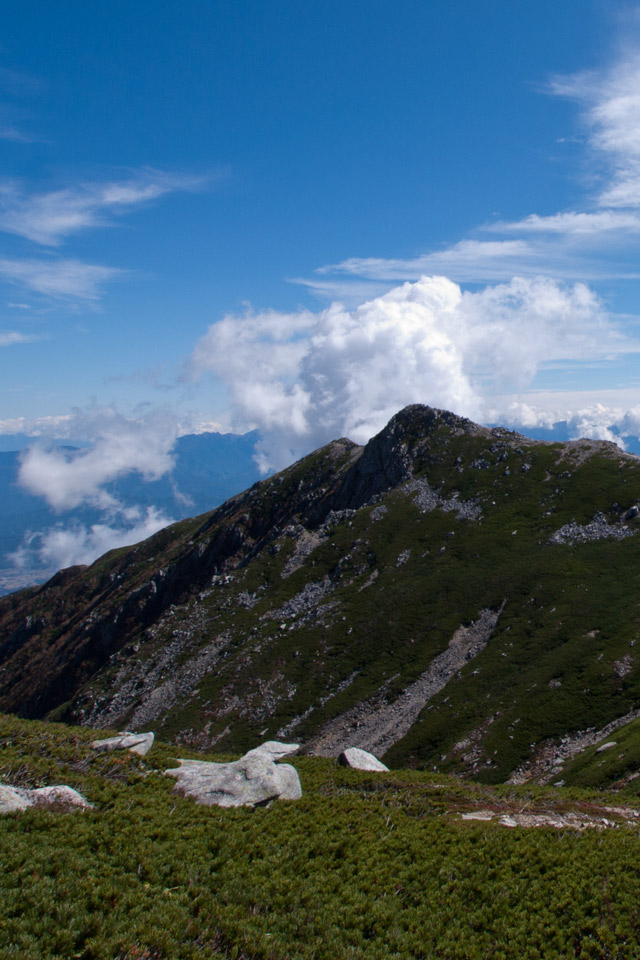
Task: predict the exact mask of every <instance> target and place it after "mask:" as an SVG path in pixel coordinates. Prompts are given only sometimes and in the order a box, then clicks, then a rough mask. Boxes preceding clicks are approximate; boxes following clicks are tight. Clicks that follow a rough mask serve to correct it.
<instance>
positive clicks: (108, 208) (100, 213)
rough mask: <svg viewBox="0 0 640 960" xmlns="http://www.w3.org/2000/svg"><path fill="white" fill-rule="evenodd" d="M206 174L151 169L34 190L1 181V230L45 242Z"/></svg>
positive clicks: (104, 221)
mask: <svg viewBox="0 0 640 960" xmlns="http://www.w3.org/2000/svg"><path fill="white" fill-rule="evenodd" d="M204 182H205V178H203V177H193V176H186V175H174V174H169V173H164V172H162V171H155V170H148V171H142V172H139V173H136V174H135V175H134V176H132V177H131V178H129V179H128V180H122V181H108V182H105V183H82V184H78V185H76V186H72V187H66V188H64V189H61V190H52V191H49V192H46V193H29V192H28V191H27V190H26V189H25V187H24V185H23V183H22V182H20V181H16V180H5V181H4V182H3V183H1V184H0V230H2V231H4V232H5V233H13V234H17V235H18V236H21V237H25V238H26V239H28V240H32V241H33V242H35V243H38V244H42V245H46V246H58V245H59V244H60V243H62V242H63V241H64V240H65V239H66V238H67V237H68V236H70V235H71V234H74V233H78V232H79V231H81V230H86V229H88V228H90V227H104V226H109V225H110V224H111V223H112V222H113V221H112V218H113V216H116V215H119V214H123V213H126V212H128V211H130V210H132V209H133V208H134V207H137V206H140V205H142V204H145V203H149V202H150V201H152V200H156V199H158V198H159V197H162V196H164V195H165V194H168V193H173V192H175V191H178V190H193V189H198V188H200V187H201V186H202V185H203V183H204Z"/></svg>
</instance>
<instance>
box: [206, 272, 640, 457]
mask: <svg viewBox="0 0 640 960" xmlns="http://www.w3.org/2000/svg"><path fill="white" fill-rule="evenodd" d="M629 347H630V344H628V343H626V342H625V341H624V339H623V338H622V337H621V335H620V334H619V333H618V332H617V331H616V330H615V328H614V327H613V326H612V324H611V323H610V321H609V320H608V318H607V316H606V313H605V312H604V310H603V308H602V306H601V304H600V302H599V300H598V298H597V297H596V296H595V295H594V294H593V292H592V291H591V290H589V288H588V287H586V286H585V285H584V284H580V283H579V284H575V285H572V286H568V285H562V284H560V283H558V282H556V281H554V280H550V279H543V278H536V279H528V278H516V279H514V280H511V281H510V282H509V283H505V284H499V285H496V286H489V287H486V288H485V289H484V290H482V291H480V292H477V293H472V292H469V291H466V292H463V291H462V290H461V288H460V287H459V286H458V285H457V284H455V283H453V282H452V281H451V280H448V279H446V278H445V277H437V276H436V277H423V278H422V279H420V280H419V281H417V282H416V283H404V284H402V285H400V286H398V287H395V288H394V289H392V290H390V291H389V292H388V293H386V294H384V295H383V296H380V297H376V298H374V299H372V300H370V301H367V302H365V303H363V304H361V305H360V306H358V307H356V308H354V309H347V308H346V307H344V306H343V305H342V304H340V303H333V304H332V305H331V306H330V307H328V308H327V309H325V310H322V311H320V312H318V313H312V312H310V311H301V312H299V313H295V314H280V313H277V312H275V311H270V312H267V313H247V314H246V315H244V316H241V317H239V316H227V317H225V318H224V319H223V320H221V321H219V322H218V323H215V324H213V325H212V326H211V327H210V328H209V330H208V332H207V333H206V334H205V336H204V337H202V339H201V340H200V341H199V343H198V344H197V345H196V348H195V350H194V352H193V355H192V357H191V363H190V373H191V375H192V376H194V377H199V376H202V375H203V374H205V373H211V374H214V375H215V376H216V377H218V378H219V379H220V380H222V381H224V383H225V384H226V385H227V387H228V390H229V393H230V396H231V398H232V401H233V405H234V412H235V416H236V420H237V422H238V423H242V424H243V425H246V426H247V427H249V426H251V427H254V426H257V427H258V428H259V430H260V432H261V434H262V443H261V447H260V453H261V465H262V467H263V468H264V469H268V468H270V467H281V466H284V465H285V464H286V463H289V462H291V460H292V459H294V458H295V457H296V456H299V455H300V454H301V453H304V452H307V451H308V450H309V449H311V448H313V447H315V446H318V445H320V444H321V443H324V442H326V441H327V440H329V439H332V438H334V437H337V436H340V435H346V436H349V437H350V438H351V439H353V440H356V441H359V442H362V441H364V440H366V439H368V438H369V437H370V436H372V435H373V434H374V433H375V432H376V431H377V430H379V429H380V428H381V427H382V426H383V425H384V424H385V423H386V421H387V420H388V419H389V418H390V417H391V416H392V415H393V414H394V413H395V412H396V411H397V410H398V409H399V408H401V407H403V406H404V405H406V404H408V403H415V402H423V403H429V404H431V405H433V406H439V407H445V408H448V409H451V410H454V411H455V412H456V413H459V414H464V415H466V416H470V417H472V418H475V419H483V416H484V414H485V412H486V410H487V398H488V397H490V396H491V395H492V394H494V393H497V392H500V393H502V392H518V391H521V390H524V389H526V388H527V387H528V386H529V385H530V383H531V381H532V379H533V377H534V376H535V373H536V371H537V370H538V369H539V367H540V365H541V364H543V363H546V362H549V361H552V360H561V359H565V358H569V357H576V356H579V357H581V358H586V357H590V356H591V357H596V356H601V355H602V354H603V352H605V351H609V352H612V351H616V352H618V351H621V350H623V349H628V348H629Z"/></svg>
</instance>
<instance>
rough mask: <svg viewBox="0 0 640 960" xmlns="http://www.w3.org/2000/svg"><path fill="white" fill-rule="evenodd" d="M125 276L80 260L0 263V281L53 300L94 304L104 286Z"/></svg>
mask: <svg viewBox="0 0 640 960" xmlns="http://www.w3.org/2000/svg"><path fill="white" fill-rule="evenodd" d="M125 272H126V271H124V270H119V269H116V268H115V267H102V266H99V265H98V264H91V263H83V262H82V260H37V259H23V260H9V259H0V278H2V279H3V280H5V281H8V282H9V283H13V284H16V285H18V286H21V287H23V288H26V289H27V290H31V291H33V292H34V293H39V294H44V295H45V296H47V297H53V298H55V299H69V298H70V299H77V300H98V299H99V298H100V296H101V295H102V288H103V286H104V284H106V283H107V282H109V281H110V280H114V279H115V278H116V277H119V276H122V275H123V274H124V273H125Z"/></svg>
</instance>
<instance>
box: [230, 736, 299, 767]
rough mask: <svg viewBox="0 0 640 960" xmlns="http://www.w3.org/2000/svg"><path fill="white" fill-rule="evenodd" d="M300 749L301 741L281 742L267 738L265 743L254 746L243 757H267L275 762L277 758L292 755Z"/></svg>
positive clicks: (280, 758)
mask: <svg viewBox="0 0 640 960" xmlns="http://www.w3.org/2000/svg"><path fill="white" fill-rule="evenodd" d="M299 749H300V744H299V743H280V742H279V741H278V740H267V741H266V742H265V743H262V744H260V746H259V747H254V748H253V750H249V752H248V753H245V755H244V757H243V758H242V759H243V760H246V758H247V757H267V759H269V760H273V762H274V763H275V762H276V760H282V758H283V757H290V756H291V755H292V754H294V753H297V752H298V750H299Z"/></svg>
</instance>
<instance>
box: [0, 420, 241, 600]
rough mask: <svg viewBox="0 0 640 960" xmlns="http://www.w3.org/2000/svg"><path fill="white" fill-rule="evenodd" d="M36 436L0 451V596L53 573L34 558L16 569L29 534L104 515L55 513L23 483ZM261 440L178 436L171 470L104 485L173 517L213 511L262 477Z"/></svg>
mask: <svg viewBox="0 0 640 960" xmlns="http://www.w3.org/2000/svg"><path fill="white" fill-rule="evenodd" d="M34 439H35V438H28V437H22V436H18V435H16V437H14V438H13V440H14V443H15V444H16V449H15V450H13V451H0V595H2V594H3V593H6V592H8V591H9V590H10V589H14V588H16V587H17V586H19V585H20V584H21V583H39V582H42V581H43V580H45V579H47V578H48V577H50V576H51V574H52V573H53V572H54V571H52V570H51V569H50V568H49V569H48V568H47V567H46V566H44V565H43V564H41V563H38V562H37V561H36V560H35V559H33V561H32V563H30V565H29V566H28V567H27V569H26V570H24V571H20V572H17V571H16V569H15V566H14V565H13V564H12V563H11V561H10V559H9V558H8V556H7V555H8V554H9V553H13V552H14V551H15V550H17V549H18V548H19V547H20V545H21V544H22V543H23V542H24V538H25V535H26V534H27V533H38V532H40V531H43V530H47V529H50V528H51V527H54V526H56V525H57V524H63V525H64V526H65V527H73V526H74V525H78V524H81V525H83V526H85V527H90V526H91V525H92V524H94V523H99V522H100V521H101V520H102V519H103V515H102V514H101V512H100V511H99V510H97V509H95V508H92V507H79V508H77V509H75V510H72V511H66V512H65V513H63V514H57V513H56V512H55V511H54V510H52V509H51V508H50V507H49V506H48V505H47V504H46V502H45V501H44V500H43V499H42V498H40V497H35V496H33V495H32V494H30V493H28V492H26V491H25V490H23V489H22V488H21V487H20V486H19V484H18V469H19V465H20V459H19V458H20V450H21V449H24V447H25V446H26V445H27V441H28V440H31V441H32V442H33V440H34ZM257 439H258V434H257V432H256V431H253V432H251V433H247V434H244V435H238V434H233V433H227V434H220V433H203V434H192V435H188V436H184V437H180V439H179V440H178V441H177V443H176V446H175V454H176V466H175V469H174V470H173V471H172V472H171V474H169V475H167V476H165V477H162V478H161V479H160V480H156V481H153V482H148V481H145V480H143V479H142V478H141V477H140V476H139V475H138V474H133V473H132V474H129V475H128V476H125V477H122V478H121V479H119V480H117V481H115V482H113V483H111V484H108V485H106V490H107V491H108V492H109V493H111V494H112V495H113V496H114V497H116V498H117V499H118V500H120V501H121V502H122V503H124V504H126V505H130V506H133V505H138V506H141V507H143V508H144V507H147V506H155V507H156V508H158V509H159V510H160V511H162V512H163V513H164V514H165V515H166V516H169V517H172V518H174V519H181V518H182V517H186V516H192V515H193V514H194V513H201V512H202V511H204V510H211V509H212V508H213V507H215V506H217V505H218V504H219V503H222V502H223V501H224V500H226V499H227V498H228V497H230V496H232V495H233V494H234V493H237V492H238V491H239V490H244V489H245V487H247V486H249V485H250V484H252V483H254V482H255V481H256V480H257V479H258V477H259V473H258V469H257V466H256V464H255V461H254V460H253V453H254V447H255V443H256V440H257ZM4 440H5V443H9V442H10V441H9V440H8V439H7V438H4Z"/></svg>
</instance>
